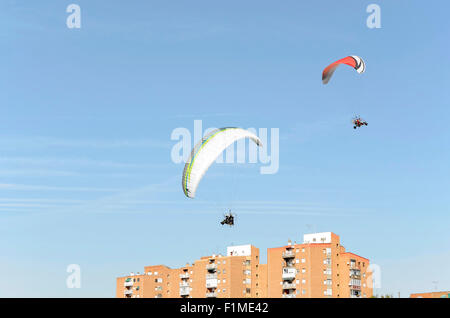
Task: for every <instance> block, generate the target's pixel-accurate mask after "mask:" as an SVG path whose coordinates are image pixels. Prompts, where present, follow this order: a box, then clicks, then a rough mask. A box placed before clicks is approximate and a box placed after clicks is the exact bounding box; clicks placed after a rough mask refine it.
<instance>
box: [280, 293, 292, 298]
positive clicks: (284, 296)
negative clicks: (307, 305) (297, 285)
mask: <svg viewBox="0 0 450 318" xmlns="http://www.w3.org/2000/svg"><path fill="white" fill-rule="evenodd" d="M281 297H282V298H295V294H283V296H281Z"/></svg>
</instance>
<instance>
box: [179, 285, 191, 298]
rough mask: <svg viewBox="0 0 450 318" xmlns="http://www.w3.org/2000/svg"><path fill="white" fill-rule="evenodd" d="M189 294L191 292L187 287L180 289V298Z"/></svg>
mask: <svg viewBox="0 0 450 318" xmlns="http://www.w3.org/2000/svg"><path fill="white" fill-rule="evenodd" d="M189 292H190V290H189V288H186V287H184V288H183V287H182V288H180V296H187V295H189Z"/></svg>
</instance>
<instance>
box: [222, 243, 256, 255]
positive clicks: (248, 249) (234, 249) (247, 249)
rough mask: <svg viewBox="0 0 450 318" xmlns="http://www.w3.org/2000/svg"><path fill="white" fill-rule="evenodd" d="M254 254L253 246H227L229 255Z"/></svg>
mask: <svg viewBox="0 0 450 318" xmlns="http://www.w3.org/2000/svg"><path fill="white" fill-rule="evenodd" d="M251 254H252V246H251V245H250V244H248V245H237V246H228V247H227V256H250V255H251Z"/></svg>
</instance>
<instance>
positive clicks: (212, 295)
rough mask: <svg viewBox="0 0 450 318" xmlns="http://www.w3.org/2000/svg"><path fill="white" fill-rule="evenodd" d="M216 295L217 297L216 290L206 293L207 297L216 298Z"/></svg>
mask: <svg viewBox="0 0 450 318" xmlns="http://www.w3.org/2000/svg"><path fill="white" fill-rule="evenodd" d="M216 297H217V293H216V292H211V293H206V298H216Z"/></svg>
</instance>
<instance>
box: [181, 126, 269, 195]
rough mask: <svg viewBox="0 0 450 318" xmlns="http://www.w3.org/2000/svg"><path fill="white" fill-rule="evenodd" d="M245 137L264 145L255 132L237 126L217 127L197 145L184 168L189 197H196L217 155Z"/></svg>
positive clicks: (184, 186) (185, 191)
mask: <svg viewBox="0 0 450 318" xmlns="http://www.w3.org/2000/svg"><path fill="white" fill-rule="evenodd" d="M243 138H249V139H251V140H253V141H254V142H255V143H256V144H257V145H258V146H262V142H261V140H260V139H259V138H258V137H257V136H256V135H255V134H254V133H252V132H250V131H248V130H245V129H242V128H237V127H225V128H219V129H215V130H213V131H211V132H210V133H209V134H207V135H205V136H204V137H203V138H202V140H201V141H199V142H198V143H197V144H196V145H195V147H194V149H192V152H191V155H190V157H189V159H188V161H187V162H186V165H185V166H184V170H183V179H182V186H183V192H184V194H185V195H186V196H187V197H188V198H194V197H195V192H196V191H197V187H198V185H199V183H200V180H201V179H202V178H203V176H204V175H205V173H206V171H207V170H208V169H209V167H210V166H211V165H212V164H213V162H214V161H216V159H217V157H219V155H220V154H221V153H222V152H223V151H224V150H225V149H226V148H227V147H228V146H230V145H231V144H233V143H234V142H236V141H237V140H239V139H243Z"/></svg>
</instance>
